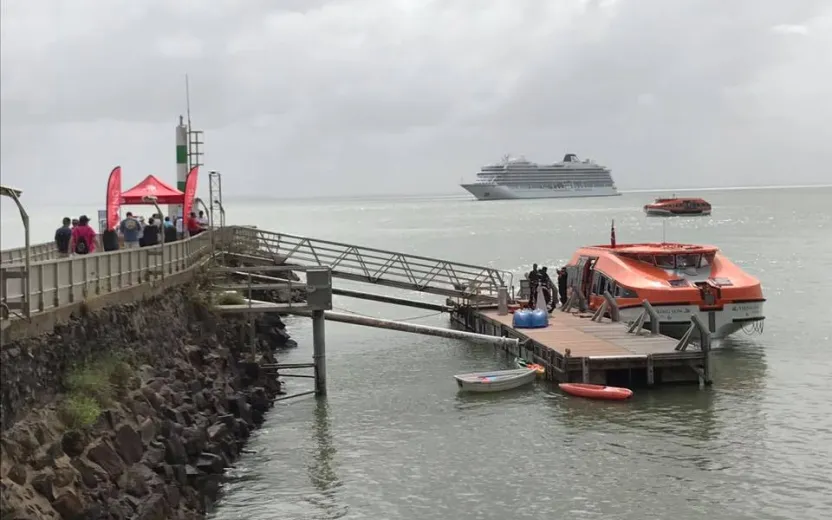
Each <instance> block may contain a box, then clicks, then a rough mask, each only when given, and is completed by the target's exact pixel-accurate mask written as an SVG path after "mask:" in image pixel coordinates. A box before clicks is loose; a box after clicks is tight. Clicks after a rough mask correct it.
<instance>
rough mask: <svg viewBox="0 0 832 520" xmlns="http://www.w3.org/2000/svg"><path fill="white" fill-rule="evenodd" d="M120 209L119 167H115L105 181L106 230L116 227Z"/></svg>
mask: <svg viewBox="0 0 832 520" xmlns="http://www.w3.org/2000/svg"><path fill="white" fill-rule="evenodd" d="M120 208H121V166H116V167H115V168H113V171H111V172H110V179H109V180H108V181H107V229H115V227H116V226H118V220H119V214H118V213H119V209H120Z"/></svg>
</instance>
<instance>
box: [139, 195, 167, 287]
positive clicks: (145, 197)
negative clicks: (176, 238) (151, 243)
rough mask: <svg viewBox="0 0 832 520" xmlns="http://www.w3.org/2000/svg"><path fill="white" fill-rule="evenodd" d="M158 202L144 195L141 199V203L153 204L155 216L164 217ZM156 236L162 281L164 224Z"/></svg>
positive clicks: (163, 270)
mask: <svg viewBox="0 0 832 520" xmlns="http://www.w3.org/2000/svg"><path fill="white" fill-rule="evenodd" d="M158 201H159V199H158V198H157V197H156V196H155V195H145V196H144V197H142V202H146V203H148V204H153V206H154V207H155V208H156V214H158V215H159V216H162V215H164V213H162V208H160V207H159V202H158ZM157 236H158V237H159V244H160V245H161V248H160V250H159V251H160V252H159V256H160V258H161V260H160V262H161V264H162V278H163V279H164V278H165V228H164V222H163V223H162V226H161V227H160V228H159V231H157Z"/></svg>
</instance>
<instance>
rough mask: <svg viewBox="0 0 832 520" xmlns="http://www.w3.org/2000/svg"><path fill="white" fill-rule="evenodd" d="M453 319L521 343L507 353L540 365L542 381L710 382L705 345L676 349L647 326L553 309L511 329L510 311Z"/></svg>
mask: <svg viewBox="0 0 832 520" xmlns="http://www.w3.org/2000/svg"><path fill="white" fill-rule="evenodd" d="M453 319H454V321H455V322H457V323H459V324H461V325H464V326H466V327H467V328H469V329H472V330H474V331H475V332H479V333H481V334H491V335H494V336H508V337H515V338H518V339H520V340H521V341H525V344H524V346H521V347H517V348H516V349H511V348H506V350H508V351H509V352H510V354H512V355H515V356H520V357H523V358H526V359H533V360H534V361H536V362H537V363H540V364H543V365H544V366H545V367H546V377H547V379H550V380H553V381H559V382H563V381H571V382H577V381H581V382H587V383H595V384H608V385H618V386H633V385H635V386H652V385H654V384H667V383H696V382H699V383H700V384H702V383H704V384H710V382H711V381H710V373H709V372H710V371H709V366H708V365H709V363H708V361H709V359H708V358H709V352H708V350H709V349H707V348H706V349H705V350H704V351H703V350H701V349H699V348H696V349H691V350H687V349H685V350H677V345H678V344H679V341H677V340H675V339H673V338H670V337H668V336H664V335H661V334H651V333H650V332H649V331H647V330H640V331H639V332H638V333H630V332H628V327H627V325H626V324H624V323H619V322H611V321H609V320H604V321H600V322H599V321H593V320H592V315H591V314H586V313H577V312H576V313H566V312H560V311H554V312H553V313H552V314H551V315H550V317H549V326H548V327H545V328H539V329H525V328H524V329H515V328H514V327H513V326H512V320H513V315H512V314H506V315H500V314H499V313H498V312H497V310H496V309H476V308H473V307H459V308H457V309H456V310H455V311H454V313H453Z"/></svg>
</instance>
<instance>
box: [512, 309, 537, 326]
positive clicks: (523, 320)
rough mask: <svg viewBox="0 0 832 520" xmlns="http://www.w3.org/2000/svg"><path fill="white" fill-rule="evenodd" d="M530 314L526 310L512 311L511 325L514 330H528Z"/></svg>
mask: <svg viewBox="0 0 832 520" xmlns="http://www.w3.org/2000/svg"><path fill="white" fill-rule="evenodd" d="M531 320H532V312H531V311H530V310H528V309H518V310H516V311H514V318H512V320H511V324H512V325H513V326H514V328H516V329H523V328H529V327H530V326H531Z"/></svg>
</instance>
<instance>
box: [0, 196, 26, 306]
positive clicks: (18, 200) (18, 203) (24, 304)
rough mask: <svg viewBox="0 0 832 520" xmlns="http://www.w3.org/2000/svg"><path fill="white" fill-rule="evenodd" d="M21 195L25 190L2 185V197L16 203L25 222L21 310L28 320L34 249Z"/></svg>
mask: <svg viewBox="0 0 832 520" xmlns="http://www.w3.org/2000/svg"><path fill="white" fill-rule="evenodd" d="M21 195H23V190H18V189H15V188H11V187H9V186H2V185H0V196H3V197H9V198H10V199H12V200H13V201H14V203H15V204H16V205H17V210H18V211H20V220H22V221H23V237H24V240H25V244H26V257H25V260H24V261H23V266H24V269H25V270H26V272H25V273H24V274H23V278H22V279H21V283H22V285H23V302H22V304H21V306H22V309H21V310H22V311H23V315H24V316H26V317H27V318H28V317H29V316H30V314H31V308H30V307H31V306H30V305H29V297H30V294H29V268H30V267H31V264H32V249H31V243H30V242H29V214H28V213H26V210H25V209H24V208H23V204H22V203H21V202H20V196H21Z"/></svg>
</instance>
